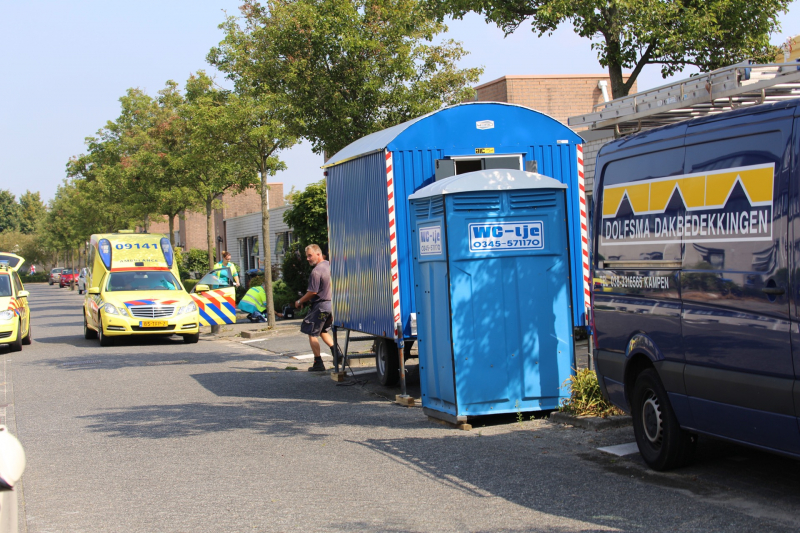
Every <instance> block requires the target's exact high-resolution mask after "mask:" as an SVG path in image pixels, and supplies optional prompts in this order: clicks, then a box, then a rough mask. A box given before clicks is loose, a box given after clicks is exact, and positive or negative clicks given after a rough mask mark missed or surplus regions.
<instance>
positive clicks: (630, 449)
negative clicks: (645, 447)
mask: <svg viewBox="0 0 800 533" xmlns="http://www.w3.org/2000/svg"><path fill="white" fill-rule="evenodd" d="M597 449H598V450H600V451H601V452H606V453H610V454H611V455H616V456H617V457H623V456H625V455H631V454H634V453H639V446H637V445H636V443H635V442H629V443H628V444H617V445H616V446H605V447H603V448H597Z"/></svg>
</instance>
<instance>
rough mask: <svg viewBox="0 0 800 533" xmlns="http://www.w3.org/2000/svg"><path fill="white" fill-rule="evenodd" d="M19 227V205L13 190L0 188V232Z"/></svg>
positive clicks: (14, 229)
mask: <svg viewBox="0 0 800 533" xmlns="http://www.w3.org/2000/svg"><path fill="white" fill-rule="evenodd" d="M17 229H19V205H18V204H17V199H16V196H14V195H13V194H12V193H11V191H9V190H6V189H0V233H2V232H4V231H16V230H17Z"/></svg>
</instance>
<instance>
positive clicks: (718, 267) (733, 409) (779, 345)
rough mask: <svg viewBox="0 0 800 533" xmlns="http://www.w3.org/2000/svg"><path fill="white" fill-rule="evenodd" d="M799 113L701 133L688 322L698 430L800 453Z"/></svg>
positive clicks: (688, 165) (744, 120)
mask: <svg viewBox="0 0 800 533" xmlns="http://www.w3.org/2000/svg"><path fill="white" fill-rule="evenodd" d="M792 114H793V109H792V108H788V109H786V108H784V109H778V110H774V111H771V112H768V113H761V114H758V115H752V114H750V115H738V116H732V117H730V118H728V119H724V120H717V121H711V122H705V123H700V124H697V125H694V126H691V127H690V128H689V130H688V132H687V138H686V162H685V170H684V175H685V176H687V178H685V179H687V180H693V183H694V185H695V186H696V187H695V189H694V190H693V191H690V192H689V193H688V194H684V201H685V202H686V204H687V210H686V216H685V218H684V221H683V224H682V226H683V228H684V237H683V241H684V258H683V268H682V275H681V289H682V291H681V292H682V300H683V313H682V322H681V324H682V329H683V342H684V347H685V353H686V368H685V371H684V380H685V383H686V391H687V394H688V396H689V405H690V408H691V411H692V415H693V418H694V425H695V426H696V428H697V429H698V430H701V431H704V432H709V433H713V434H716V435H720V436H723V437H727V438H731V439H737V440H741V441H745V442H750V443H753V444H756V445H762V446H767V447H770V448H774V449H780V450H784V451H788V452H793V453H800V432H799V431H798V426H797V420H796V418H795V412H794V405H793V401H792V387H793V384H794V369H793V364H792V352H791V342H790V315H789V298H788V295H787V294H786V292H787V291H788V288H789V286H788V284H789V279H788V272H789V270H788V266H789V265H788V262H787V253H786V251H787V209H786V206H787V205H788V194H789V173H790V166H791V165H790V161H791V159H790V157H789V155H790V151H789V150H790V147H791V138H792V123H793V117H792Z"/></svg>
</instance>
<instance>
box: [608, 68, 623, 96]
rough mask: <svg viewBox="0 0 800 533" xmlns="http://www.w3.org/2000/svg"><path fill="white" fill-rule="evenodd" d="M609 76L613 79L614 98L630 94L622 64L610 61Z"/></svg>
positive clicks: (612, 93)
mask: <svg viewBox="0 0 800 533" xmlns="http://www.w3.org/2000/svg"><path fill="white" fill-rule="evenodd" d="M608 77H609V78H610V80H611V98H612V99H614V98H622V97H623V96H628V88H627V87H626V86H625V79H624V78H623V77H622V65H615V64H611V63H609V65H608Z"/></svg>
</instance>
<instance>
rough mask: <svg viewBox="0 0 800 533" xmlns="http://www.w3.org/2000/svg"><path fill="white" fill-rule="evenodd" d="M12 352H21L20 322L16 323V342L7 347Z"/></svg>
mask: <svg viewBox="0 0 800 533" xmlns="http://www.w3.org/2000/svg"><path fill="white" fill-rule="evenodd" d="M8 347H9V348H11V351H12V352H21V351H22V320H18V321H17V340H15V341H14V342H12V343H10V344H9V345H8Z"/></svg>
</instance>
